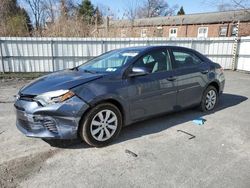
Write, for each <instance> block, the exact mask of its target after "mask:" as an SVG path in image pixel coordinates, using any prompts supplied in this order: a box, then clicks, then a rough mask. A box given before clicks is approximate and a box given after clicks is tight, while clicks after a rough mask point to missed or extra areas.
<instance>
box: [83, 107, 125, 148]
mask: <svg viewBox="0 0 250 188" xmlns="http://www.w3.org/2000/svg"><path fill="white" fill-rule="evenodd" d="M121 127H122V115H121V112H120V110H119V109H118V108H117V107H116V106H115V105H113V104H110V103H104V104H99V105H97V106H96V107H94V108H93V109H91V110H90V111H89V112H88V113H87V114H86V116H85V117H84V119H83V121H82V122H81V125H80V129H79V131H80V132H79V133H80V136H81V137H82V139H83V140H84V141H85V142H87V143H88V144H89V145H91V146H95V147H101V146H105V145H107V144H109V143H110V142H111V141H112V140H113V139H114V138H115V137H116V136H117V135H118V134H119V133H120V130H121Z"/></svg>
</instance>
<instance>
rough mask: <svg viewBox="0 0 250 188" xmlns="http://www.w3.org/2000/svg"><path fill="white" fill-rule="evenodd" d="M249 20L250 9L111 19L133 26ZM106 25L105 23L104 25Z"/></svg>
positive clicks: (120, 24)
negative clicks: (133, 18)
mask: <svg viewBox="0 0 250 188" xmlns="http://www.w3.org/2000/svg"><path fill="white" fill-rule="evenodd" d="M237 21H241V22H247V21H250V9H247V10H234V11H225V12H210V13H199V14H187V15H179V16H164V17H154V18H143V19H135V20H133V21H132V20H113V21H110V23H109V26H110V27H126V26H131V24H132V23H133V26H163V25H193V24H211V23H228V22H237ZM103 26H104V25H103Z"/></svg>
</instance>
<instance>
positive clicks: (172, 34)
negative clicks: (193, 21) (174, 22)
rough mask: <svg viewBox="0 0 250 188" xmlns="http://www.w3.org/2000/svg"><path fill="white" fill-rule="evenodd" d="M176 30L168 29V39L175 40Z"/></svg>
mask: <svg viewBox="0 0 250 188" xmlns="http://www.w3.org/2000/svg"><path fill="white" fill-rule="evenodd" d="M177 32H178V29H177V28H170V29H169V38H176V37H177Z"/></svg>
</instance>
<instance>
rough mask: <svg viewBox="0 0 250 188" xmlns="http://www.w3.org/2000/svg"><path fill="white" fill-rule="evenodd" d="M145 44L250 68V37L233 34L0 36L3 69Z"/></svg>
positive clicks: (51, 67) (47, 65)
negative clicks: (202, 36)
mask: <svg viewBox="0 0 250 188" xmlns="http://www.w3.org/2000/svg"><path fill="white" fill-rule="evenodd" d="M145 45H174V46H176V45H177V46H184V47H189V48H193V49H195V50H197V51H199V52H201V53H203V54H205V55H207V56H208V57H209V58H210V59H212V60H213V61H215V62H218V63H220V64H221V65H222V66H223V67H224V68H225V69H232V68H236V69H240V70H247V71H250V53H249V49H250V37H245V38H240V39H239V40H235V39H234V38H208V39H197V38H180V39H178V38H177V39H172V40H170V39H169V38H4V37H0V72H51V71H56V70H61V69H65V68H71V67H74V66H76V65H79V64H82V63H84V62H86V61H87V60H88V59H90V58H92V57H95V56H97V55H100V54H102V53H104V52H107V51H109V50H112V49H116V48H122V47H129V46H145ZM233 57H236V58H233ZM234 59H235V60H234ZM233 61H235V62H233Z"/></svg>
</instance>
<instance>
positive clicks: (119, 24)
mask: <svg viewBox="0 0 250 188" xmlns="http://www.w3.org/2000/svg"><path fill="white" fill-rule="evenodd" d="M237 33H238V36H250V9H249V10H235V11H225V12H212V13H200V14H189V15H181V16H166V17H155V18H145V19H135V20H114V21H106V22H105V24H103V25H102V26H100V27H99V28H98V34H97V35H98V36H99V37H169V38H177V37H198V38H207V37H232V36H236V35H237Z"/></svg>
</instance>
